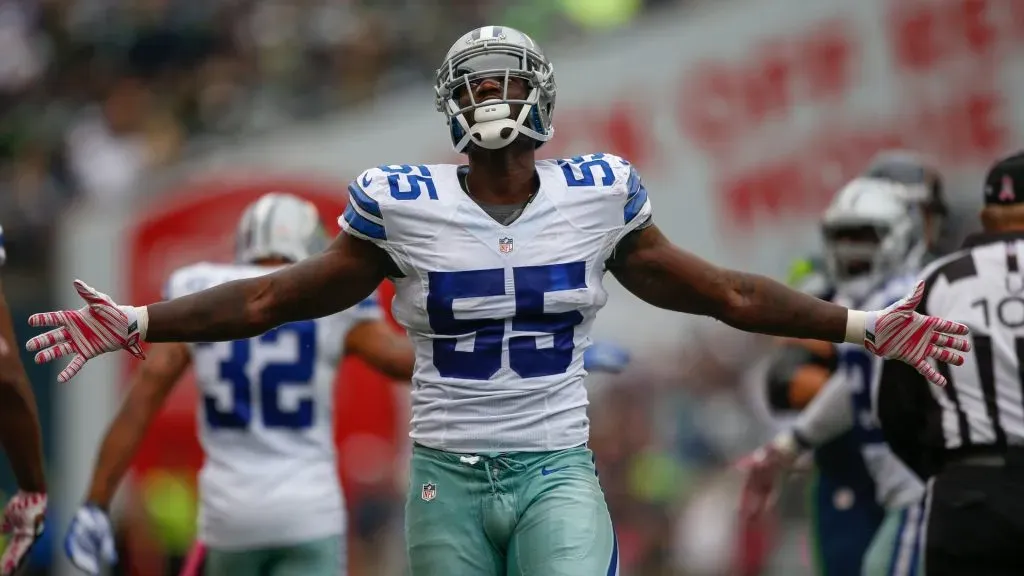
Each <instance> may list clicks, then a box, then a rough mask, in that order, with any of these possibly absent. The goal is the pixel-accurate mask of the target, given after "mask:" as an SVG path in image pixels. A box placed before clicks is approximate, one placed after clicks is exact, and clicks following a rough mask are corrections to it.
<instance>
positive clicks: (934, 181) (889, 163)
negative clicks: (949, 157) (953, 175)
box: [864, 150, 948, 216]
mask: <svg viewBox="0 0 1024 576" xmlns="http://www.w3.org/2000/svg"><path fill="white" fill-rule="evenodd" d="M864 176H866V177H868V178H877V179H880V180H888V181H890V182H896V183H898V184H903V185H904V186H906V187H907V188H908V189H909V190H910V191H911V192H912V193H914V195H915V197H916V198H919V200H918V201H919V202H920V203H921V205H922V206H923V207H924V209H925V210H926V211H927V212H928V213H930V214H935V215H939V216H945V215H946V213H947V212H948V208H947V207H946V200H945V198H944V192H943V190H942V175H941V174H939V171H938V169H937V168H935V166H934V165H932V164H931V163H930V162H929V161H928V160H927V159H926V158H925V157H924V156H922V155H920V154H918V153H916V152H911V151H909V150H883V151H882V152H879V153H878V154H877V155H876V156H875V157H874V158H873V159H872V160H871V163H870V164H869V165H868V168H867V170H865V171H864Z"/></svg>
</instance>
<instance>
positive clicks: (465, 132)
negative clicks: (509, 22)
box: [434, 26, 555, 152]
mask: <svg viewBox="0 0 1024 576" xmlns="http://www.w3.org/2000/svg"><path fill="white" fill-rule="evenodd" d="M483 78H495V79H499V80H501V82H502V96H501V98H489V99H487V100H486V101H484V102H477V101H476V99H475V97H474V95H473V87H472V84H473V83H475V82H476V81H478V80H480V79H483ZM510 78H521V79H523V80H525V81H526V82H527V84H528V86H529V93H528V94H527V96H526V99H525V100H518V99H510V98H509V97H508V96H509V95H508V86H509V79H510ZM460 88H464V89H465V90H466V91H467V92H468V93H469V105H467V106H462V105H461V104H460V103H459V97H458V95H459V89H460ZM434 90H435V92H436V93H437V96H436V104H437V110H438V112H441V113H443V114H444V115H445V118H446V119H447V120H448V129H449V131H450V133H451V138H452V145H453V146H454V147H455V151H456V152H464V151H465V150H466V146H468V145H469V143H470V142H472V143H474V144H476V145H477V146H480V147H482V148H487V149H489V150H497V149H500V148H504V147H505V146H508V145H509V144H511V143H512V142H513V141H514V140H515V139H516V138H517V137H518V136H519V135H520V134H522V135H524V136H527V137H529V138H532V139H533V140H534V141H535V142H536V145H537V147H540V146H541V145H542V144H543V143H544V142H547V141H548V140H550V139H551V136H552V135H553V134H554V127H553V126H552V125H551V118H552V114H553V113H554V110H555V74H554V70H553V69H552V67H551V62H549V61H548V59H547V57H545V56H544V54H543V53H542V52H541V50H540V47H538V46H537V43H536V42H534V41H533V39H532V38H530V37H529V36H527V35H526V34H524V33H522V32H520V31H518V30H515V29H513V28H507V27H503V26H484V27H482V28H477V29H476V30H473V31H471V32H469V33H467V34H465V35H464V36H462V38H459V40H458V41H457V42H455V44H454V45H452V47H451V49H449V50H448V55H447V56H445V58H444V62H443V63H442V64H441V67H440V68H439V69H438V70H437V79H436V82H435V84H434ZM514 104H520V105H522V109H521V110H520V111H519V114H518V115H516V116H515V117H513V109H512V105H514ZM469 114H472V118H473V121H474V123H473V124H472V126H470V122H469V120H468V116H467V115H469Z"/></svg>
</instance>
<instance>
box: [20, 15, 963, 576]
mask: <svg viewBox="0 0 1024 576" xmlns="http://www.w3.org/2000/svg"><path fill="white" fill-rule="evenodd" d="M435 90H436V95H437V98H436V104H437V107H438V110H439V111H441V112H442V113H443V114H444V116H445V118H446V119H447V121H448V127H449V130H450V136H451V139H452V143H453V144H454V146H455V150H456V151H458V152H462V153H466V154H467V155H468V159H469V162H468V165H463V166H456V165H433V166H409V165H389V166H381V167H379V168H373V169H370V170H367V171H366V172H364V173H363V174H362V175H360V176H359V177H358V178H357V179H356V180H355V181H354V182H352V184H351V185H350V187H349V191H350V200H351V201H350V202H349V204H348V207H347V208H346V209H345V213H344V215H343V216H342V218H341V224H342V226H343V228H344V231H345V233H344V234H342V235H340V236H339V237H338V239H337V240H336V241H335V242H334V243H333V244H332V245H331V246H330V247H328V249H327V250H326V251H325V252H323V253H321V254H320V255H317V256H314V257H311V258H308V259H306V260H304V261H302V262H301V263H299V264H297V265H295V266H292V267H290V268H287V269H285V270H282V271H279V272H276V273H274V274H269V275H266V276H261V277H256V278H251V279H246V280H239V281H235V282H230V283H225V284H222V285H220V286H218V287H215V288H211V289H207V290H203V291H201V292H197V293H194V294H192V295H190V296H185V297H182V298H178V299H174V300H170V301H167V302H162V303H157V304H153V305H150V306H148V307H138V308H135V307H118V306H117V305H116V304H114V303H113V302H112V301H111V300H110V298H109V297H107V296H105V295H102V294H100V293H98V292H96V291H94V290H92V289H91V288H89V287H88V286H87V285H85V284H83V283H81V282H78V283H77V284H76V285H77V286H78V289H79V291H80V294H82V296H83V298H85V299H86V301H87V306H86V307H85V308H83V309H81V310H77V311H63V312H56V313H49V314H41V315H37V316H35V317H33V319H32V320H31V324H32V325H34V326H51V327H55V328H56V329H55V330H52V331H51V332H49V333H47V334H44V335H41V336H39V337H36V338H34V339H33V340H31V341H30V342H29V345H28V347H29V349H30V350H33V351H39V354H38V355H37V358H38V361H40V362H46V361H51V360H54V359H56V358H60V357H65V356H68V357H72V360H71V364H70V365H69V367H68V368H67V369H66V370H65V371H64V372H62V375H61V376H60V378H59V379H60V380H61V381H66V380H67V379H68V378H71V377H72V376H74V374H75V373H76V372H77V371H78V370H79V369H80V368H81V367H82V365H83V364H84V363H85V361H86V360H87V359H88V358H92V357H94V356H96V355H98V354H101V353H104V352H109V351H114V350H119V349H122V348H123V349H127V350H129V351H131V352H132V353H134V354H135V355H137V356H142V350H141V348H140V346H139V341H140V340H149V341H151V342H167V341H186V342H187V341H200V342H203V341H219V340H231V339H238V338H248V337H252V336H254V335H257V334H260V333H261V332H263V331H266V330H268V329H270V328H272V327H274V326H276V325H279V324H282V323H287V322H295V321H300V320H305V319H309V318H316V317H320V316H325V315H329V314H332V313H334V312H336V311H338V310H343V309H345V308H348V307H351V306H353V305H354V304H356V303H357V302H359V301H360V300H361V299H362V298H364V297H366V295H368V294H370V293H371V292H372V291H373V290H374V288H375V287H376V286H377V285H378V284H379V283H380V282H381V280H382V279H384V278H385V277H387V276H390V277H392V278H394V281H395V286H396V296H395V301H394V304H393V310H394V312H395V318H396V319H397V320H398V321H399V322H400V323H401V324H402V325H403V326H404V327H405V328H406V330H407V332H408V333H409V335H410V337H411V339H412V341H413V343H414V345H415V346H416V369H415V374H414V375H413V392H412V430H411V436H412V439H413V441H414V443H415V444H414V448H413V455H412V465H411V471H410V486H409V495H408V500H407V505H406V517H405V520H406V545H407V546H408V552H409V561H410V564H411V571H412V574H414V575H417V576H420V575H423V576H433V575H439V574H445V575H447V574H453V575H456V574H457V575H463V574H473V575H479V576H490V575H493V576H499V575H505V574H510V575H521V574H545V575H575V574H579V575H586V576H592V575H594V574H615V573H617V568H618V547H617V545H616V540H615V537H614V534H613V531H612V525H611V519H610V517H609V515H608V507H607V505H606V504H605V501H604V495H603V492H602V490H601V486H600V484H599V482H598V479H597V476H596V472H595V468H594V462H593V455H592V454H591V452H590V450H589V449H588V448H587V445H586V443H587V439H588V434H589V422H588V419H587V412H586V407H587V393H586V388H585V387H584V384H583V380H584V376H585V370H584V365H583V356H584V351H585V350H586V349H587V347H588V346H590V336H589V334H590V329H591V327H592V325H593V322H594V318H595V316H596V314H597V312H598V311H599V310H600V309H601V307H602V306H604V304H605V301H606V299H607V292H606V291H605V289H604V287H603V286H602V280H603V277H604V274H605V272H606V271H608V270H610V271H611V272H612V273H613V274H614V275H615V277H616V278H617V279H618V280H619V281H620V282H621V283H622V284H623V285H624V286H625V287H626V288H627V289H629V290H630V291H631V292H633V293H634V294H635V295H637V296H639V297H640V298H642V299H643V300H645V301H647V302H649V303H651V304H653V305H655V306H659V307H661V308H665V309H669V310H677V311H682V312H688V313H692V314H703V315H708V316H712V317H715V318H718V319H720V320H722V321H723V322H726V323H728V324H730V325H732V326H734V327H737V328H740V329H744V330H748V331H756V332H764V333H769V334H776V335H781V336H793V337H803V338H816V339H821V340H829V341H834V342H842V341H848V342H853V343H856V344H858V345H864V346H868V347H870V349H871V350H872V351H874V352H875V353H877V354H880V355H885V356H892V357H896V358H899V359H902V360H905V361H907V362H909V363H911V364H913V365H914V366H915V367H917V368H918V369H921V370H923V371H924V373H925V374H926V376H927V377H928V378H930V379H932V380H933V381H934V382H936V383H941V381H942V380H941V378H940V377H939V375H938V372H937V371H936V370H935V369H934V368H932V367H931V366H929V365H928V364H927V362H926V360H925V359H926V358H929V357H934V358H938V359H939V360H941V361H944V362H954V363H958V362H960V355H959V354H957V353H956V352H954V350H959V349H962V348H966V347H967V343H966V340H965V339H963V338H959V337H955V336H953V335H954V334H963V333H965V331H966V328H965V327H963V326H959V325H956V324H951V323H948V322H946V321H944V320H940V319H937V318H929V317H924V316H920V315H915V314H913V313H912V311H911V308H912V307H913V306H914V305H915V304H916V302H917V299H918V298H919V297H920V293H919V292H917V293H914V294H912V295H911V296H909V297H908V299H907V300H906V301H905V302H901V303H900V304H899V305H898V306H894V307H891V308H888V309H886V310H882V311H878V312H862V311H857V310H848V309H847V308H843V307H841V306H838V305H835V304H832V303H829V302H824V301H821V300H818V299H816V298H813V297H810V296H807V295H804V294H801V293H799V292H796V291H794V290H791V289H789V288H787V287H785V286H784V285H782V284H779V283H777V282H775V281H773V280H770V279H768V278H765V277H761V276H756V275H751V274H745V273H741V272H735V271H732V270H725V269H722V268H719V267H716V266H714V265H712V264H710V263H708V262H705V261H704V260H702V259H700V258H698V257H696V256H693V255H692V254H689V253H687V252H685V251H683V250H680V249H679V248H677V247H675V246H674V245H672V244H671V243H670V242H669V241H668V239H666V238H665V237H664V236H663V235H662V234H661V233H660V232H659V231H658V228H657V227H656V226H655V225H654V223H653V221H652V220H651V204H650V201H649V200H648V197H647V190H646V189H645V188H644V186H643V184H642V182H641V180H640V176H639V175H638V174H637V172H636V170H635V169H634V167H633V166H632V165H630V164H629V162H627V161H625V160H623V159H622V158H618V157H616V156H612V155H608V154H590V155H586V156H578V157H575V158H570V159H564V160H540V161H538V160H537V159H536V149H537V148H538V147H539V146H541V145H542V144H543V143H544V142H546V141H547V140H549V139H550V138H551V136H552V135H553V127H552V114H553V112H554V105H555V78H554V74H553V70H552V67H551V63H550V62H549V61H548V60H547V58H546V57H545V56H544V55H543V54H542V53H541V51H540V49H539V47H538V46H537V45H536V44H535V43H534V41H533V40H532V39H531V38H529V37H528V36H526V35H525V34H523V33H521V32H519V31H517V30H513V29H511V28H505V27H500V26H485V27H483V28H478V29H476V30H473V31H471V32H469V33H468V34H466V35H464V36H463V37H461V38H459V40H458V41H457V42H456V43H455V44H454V45H453V46H452V48H451V49H450V50H449V52H448V55H447V56H446V57H445V59H444V61H443V63H442V65H441V68H440V70H439V71H438V74H437V82H436V85H435Z"/></svg>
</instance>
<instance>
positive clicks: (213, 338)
mask: <svg viewBox="0 0 1024 576" xmlns="http://www.w3.org/2000/svg"><path fill="white" fill-rule="evenodd" d="M390 262H391V260H390V258H389V257H388V256H387V253H386V252H384V251H383V250H382V249H380V248H378V247H377V246H374V245H373V244H372V243H370V242H367V241H365V240H361V239H359V238H355V237H353V236H349V235H347V234H345V233H344V232H342V233H341V234H339V235H338V237H337V238H336V239H335V240H334V242H333V243H332V244H331V245H330V246H329V247H328V248H327V249H326V250H325V251H324V252H321V253H320V254H318V255H316V256H313V257H310V258H307V259H306V260H303V261H301V262H299V263H297V264H294V265H292V266H288V267H287V268H284V269H282V270H280V271H278V272H275V273H273V274H267V275H265V276H259V277H256V278H249V279H246V280H235V281H234V282H227V283H225V284H221V285H219V286H216V287H214V288H210V289H207V290H203V291H200V292H196V293H194V294H191V295H188V296H184V297H182V298H175V299H173V300H168V301H166V302H160V303H157V304H151V305H149V306H147V307H146V314H147V315H148V322H146V324H147V326H146V332H145V333H144V334H143V339H144V340H146V341H148V342H220V341H227V340H239V339H242V338H251V337H253V336H258V335H260V334H262V333H264V332H266V331H267V330H270V329H271V328H274V327H275V326H280V325H281V324H286V323H288V322H294V321H298V320H309V319H313V318H321V317H323V316H328V315H330V314H333V313H335V312H339V311H341V310H345V309H347V308H351V307H352V306H355V305H356V304H357V303H359V302H360V301H361V300H362V299H363V298H366V297H367V296H368V295H369V294H370V293H371V292H373V290H374V289H376V288H377V286H378V285H379V284H380V283H381V281H383V280H384V277H385V276H386V275H387V273H388V270H389V266H390V265H391V264H390ZM140 320H141V319H140ZM141 323H142V322H141V321H140V324H141Z"/></svg>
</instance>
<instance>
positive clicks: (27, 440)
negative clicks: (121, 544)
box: [0, 229, 46, 576]
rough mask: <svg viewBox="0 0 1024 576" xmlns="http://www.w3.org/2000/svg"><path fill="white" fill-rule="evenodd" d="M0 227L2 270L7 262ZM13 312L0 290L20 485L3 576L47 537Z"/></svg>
mask: <svg viewBox="0 0 1024 576" xmlns="http://www.w3.org/2000/svg"><path fill="white" fill-rule="evenodd" d="M6 257H7V253H6V252H5V250H4V245H3V230H2V229H0V266H2V265H3V263H4V260H6ZM13 342H14V327H13V325H12V324H11V311H10V309H9V308H8V307H7V300H6V299H5V298H4V294H3V290H2V289H0V444H2V445H3V448H4V452H6V453H7V458H8V461H9V462H10V463H11V468H12V469H13V471H14V476H15V478H16V479H17V481H18V493H17V494H15V495H14V497H13V498H11V500H10V501H9V502H8V503H7V507H6V509H5V510H4V516H3V520H2V526H0V530H2V531H3V532H4V533H5V534H6V535H7V536H8V542H7V548H6V549H5V550H4V554H3V556H2V557H0V575H3V576H7V575H8V574H13V573H14V572H15V570H17V569H18V568H19V567H21V566H22V565H23V564H24V562H25V559H26V558H27V557H28V553H29V551H30V550H31V548H32V545H33V544H34V543H35V541H36V540H38V539H39V537H40V536H42V534H43V529H44V524H43V518H44V517H45V515H46V477H45V473H44V469H43V440H42V433H41V432H40V429H39V412H38V410H37V408H36V400H35V396H34V395H33V394H32V385H31V384H30V383H29V380H28V375H27V374H26V373H25V367H24V366H23V365H22V363H21V357H20V356H19V354H18V350H17V349H16V348H15V347H14V346H13Z"/></svg>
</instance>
